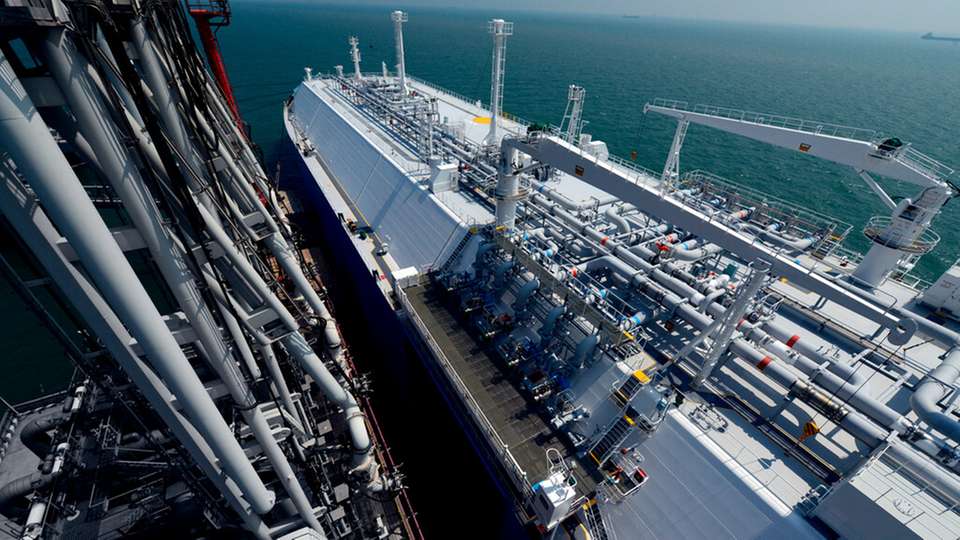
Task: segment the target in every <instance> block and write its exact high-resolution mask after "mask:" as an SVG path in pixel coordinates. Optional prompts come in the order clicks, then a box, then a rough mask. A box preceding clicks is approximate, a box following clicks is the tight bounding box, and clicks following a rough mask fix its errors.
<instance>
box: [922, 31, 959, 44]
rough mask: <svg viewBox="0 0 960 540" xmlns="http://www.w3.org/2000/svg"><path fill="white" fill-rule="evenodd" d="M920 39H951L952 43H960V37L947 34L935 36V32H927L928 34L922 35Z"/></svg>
mask: <svg viewBox="0 0 960 540" xmlns="http://www.w3.org/2000/svg"><path fill="white" fill-rule="evenodd" d="M920 39H927V40H931V41H949V42H951V43H960V37H947V36H935V35H933V32H927V33H926V34H924V35H922V36H920Z"/></svg>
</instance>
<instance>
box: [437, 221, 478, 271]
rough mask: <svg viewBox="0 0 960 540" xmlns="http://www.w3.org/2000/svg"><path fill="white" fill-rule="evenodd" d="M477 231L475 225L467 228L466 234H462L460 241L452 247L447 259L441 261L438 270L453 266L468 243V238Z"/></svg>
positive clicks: (445, 269)
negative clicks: (441, 263)
mask: <svg viewBox="0 0 960 540" xmlns="http://www.w3.org/2000/svg"><path fill="white" fill-rule="evenodd" d="M476 233H477V228H476V227H470V228H469V229H467V234H465V235H463V238H461V239H460V243H458V244H457V246H456V247H455V248H453V252H452V253H450V256H449V257H447V260H446V261H445V262H444V263H443V266H441V267H440V270H441V271H443V272H445V271H447V270H449V269H450V267H451V266H453V264H454V263H456V262H457V261H458V260H460V255H461V254H462V253H463V250H464V249H466V247H467V244H469V243H470V239H471V238H473V235H474V234H476Z"/></svg>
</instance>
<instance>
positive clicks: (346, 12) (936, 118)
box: [220, 2, 960, 279]
mask: <svg viewBox="0 0 960 540" xmlns="http://www.w3.org/2000/svg"><path fill="white" fill-rule="evenodd" d="M233 8H234V12H233V13H234V17H233V23H232V25H231V26H230V27H228V28H225V29H223V30H222V31H221V33H220V40H221V43H222V46H223V49H224V55H225V57H226V61H227V64H228V68H229V70H230V74H231V77H232V79H233V83H234V87H235V89H236V94H237V96H238V99H239V100H240V106H241V109H242V111H243V114H244V117H245V118H246V119H247V121H248V122H250V124H251V127H252V128H253V134H254V138H255V140H256V141H257V142H259V143H260V145H261V146H262V147H263V148H264V150H265V153H266V155H267V160H268V161H269V160H271V159H272V156H273V151H272V149H273V147H274V145H275V142H276V141H277V140H278V138H279V136H280V130H281V119H280V113H279V105H278V101H279V100H280V99H281V98H282V97H283V96H284V95H286V93H287V92H288V91H289V89H290V88H292V87H293V86H294V85H296V84H297V83H298V82H299V79H300V78H301V77H302V75H303V68H304V67H305V66H311V67H312V68H313V69H314V71H315V72H332V71H333V66H334V65H335V64H343V65H346V66H347V70H348V71H349V70H350V67H349V66H350V59H349V55H348V50H349V47H348V45H347V38H348V36H350V35H356V36H357V37H359V38H360V45H361V51H362V56H363V63H362V67H363V69H364V70H365V71H379V70H380V66H381V62H382V61H386V62H387V65H389V66H392V65H393V64H394V62H395V60H394V50H393V31H392V26H391V24H392V23H391V22H390V17H389V11H390V9H393V8H392V7H387V6H384V7H370V6H364V7H348V6H330V5H320V4H282V3H269V4H259V3H252V2H250V3H248V2H234V3H233ZM409 15H410V21H409V23H407V25H406V26H405V34H404V40H405V47H406V62H407V70H408V72H410V73H412V74H414V75H416V76H419V77H421V78H424V79H427V80H429V81H432V82H435V83H437V84H440V85H441V86H444V87H446V88H448V89H450V90H453V91H456V92H459V93H461V94H464V95H466V96H468V97H470V98H475V99H481V100H483V101H484V102H486V101H488V100H489V93H490V84H489V80H490V61H491V59H490V56H491V55H490V48H491V44H490V41H491V40H490V36H489V35H488V34H487V33H486V21H487V20H489V19H490V18H491V17H494V16H502V17H505V18H507V19H508V20H512V21H514V22H515V24H516V26H515V35H513V36H512V37H510V38H509V39H508V43H507V63H506V82H505V84H504V108H505V110H506V111H508V112H510V113H512V114H515V115H517V116H521V117H523V118H526V119H528V120H531V121H535V122H538V123H546V122H551V123H555V124H559V122H560V120H561V117H562V116H563V110H564V106H565V104H566V92H567V86H568V85H569V84H571V83H575V84H579V85H581V86H583V87H585V88H586V91H587V101H586V107H585V112H584V116H585V118H586V120H587V121H588V122H589V124H588V125H587V127H586V128H585V130H586V131H588V132H591V133H592V134H593V135H594V138H597V139H602V140H604V141H606V142H607V144H608V146H609V148H610V150H611V151H612V152H614V153H617V154H619V155H621V156H623V157H628V156H630V154H631V152H634V151H635V152H637V161H638V162H639V163H640V164H641V165H644V166H646V167H649V168H651V169H654V170H660V169H662V167H663V161H664V159H665V158H666V153H667V150H668V149H669V147H670V142H671V139H672V136H673V130H674V127H675V125H676V124H675V123H674V122H673V121H671V120H669V119H666V118H663V117H657V116H654V115H650V116H647V117H645V116H644V115H643V110H642V108H643V104H644V103H646V102H648V101H652V100H653V99H654V98H657V97H666V98H673V99H681V100H685V101H688V102H689V103H691V104H696V103H707V104H712V105H722V106H727V107H733V108H737V109H747V110H752V111H759V112H764V113H774V114H781V115H786V116H794V117H799V118H804V119H811V120H817V121H820V122H828V123H833V124H843V125H851V126H856V127H863V128H869V129H875V130H878V131H879V132H881V133H883V134H885V135H890V136H897V137H900V138H901V139H903V140H904V141H907V142H911V143H913V144H914V146H915V147H916V148H917V149H919V150H921V151H922V152H925V153H928V154H930V155H931V156H932V157H934V158H937V159H939V160H941V161H943V162H945V163H947V164H948V165H949V164H951V163H952V164H956V165H958V166H960V145H958V139H957V136H956V132H955V126H957V125H958V120H960V113H958V104H960V69H958V68H960V47H956V46H953V45H951V44H949V43H942V42H932V41H922V40H920V39H919V36H918V35H915V34H909V33H895V32H882V31H861V30H838V29H820V28H809V27H795V26H793V27H792V26H776V27H775V26H759V25H747V24H731V23H716V22H706V21H704V22H691V21H680V20H669V19H632V18H631V19H627V18H622V17H615V16H593V15H583V14H578V15H570V14H549V13H527V12H516V13H500V12H493V11H486V10H482V9H476V10H460V9H456V10H455V9H445V10H439V9H435V8H433V9H426V8H416V9H414V8H411V9H410V10H409ZM681 166H682V168H683V169H684V170H692V169H706V170H709V171H711V172H713V173H715V174H718V175H720V176H723V177H726V178H728V179H731V180H735V181H737V182H741V183H743V184H745V185H748V186H751V187H755V188H760V189H762V190H764V191H766V192H768V193H770V194H773V195H777V196H780V197H782V198H786V199H789V200H791V201H793V202H795V203H797V204H800V205H803V206H806V207H808V208H811V209H814V210H817V211H820V212H822V213H825V214H828V215H831V216H835V217H837V218H840V219H842V220H844V221H846V222H848V223H850V224H851V225H853V227H854V229H853V231H852V232H851V234H850V237H849V241H848V245H849V246H850V247H852V248H855V249H858V250H860V251H865V250H866V248H867V247H868V242H867V240H866V239H865V238H864V237H863V236H862V235H861V234H860V228H861V227H862V226H863V224H864V223H865V222H866V220H867V219H869V218H870V217H871V216H873V215H887V214H888V212H887V211H886V210H885V208H884V207H883V206H882V205H881V204H880V202H879V199H878V198H877V197H876V196H875V195H874V194H873V193H872V192H871V191H869V190H868V189H867V188H866V186H865V185H864V184H863V182H862V181H861V180H860V179H859V177H857V175H856V174H855V172H854V171H853V170H852V169H849V168H844V167H840V166H836V165H833V164H830V163H825V162H822V161H819V160H817V159H815V158H811V157H807V156H803V155H799V154H797V153H795V152H791V151H787V150H782V149H778V148H773V147H769V146H766V145H763V144H760V143H755V142H752V141H747V140H745V139H741V138H737V137H735V136H732V135H725V134H723V133H719V132H716V131H711V130H709V129H707V128H703V127H700V126H692V127H691V128H690V130H689V133H688V136H687V139H686V143H685V146H684V150H683V155H682V159H681ZM884 186H885V187H886V188H887V189H888V190H889V191H890V192H891V194H895V195H900V196H912V195H915V194H916V193H917V192H918V191H919V188H916V187H913V186H909V185H904V186H900V185H897V184H896V183H893V182H884ZM956 206H958V205H957V203H952V204H948V205H947V207H946V208H945V210H944V213H943V215H941V216H940V217H939V218H938V219H937V220H936V222H935V225H934V229H935V230H936V231H937V232H939V233H940V234H941V235H942V237H943V241H942V243H941V247H940V248H939V249H938V250H937V251H936V252H935V253H933V254H931V255H929V256H927V257H925V258H924V259H923V260H921V262H920V264H919V265H918V266H917V273H918V274H919V275H920V276H922V277H924V278H927V279H935V278H936V276H938V275H939V274H940V272H942V271H943V270H944V269H945V268H946V267H947V266H949V265H950V264H951V263H952V262H953V261H954V260H955V259H956V258H957V257H958V255H960V209H958V208H957V207H956Z"/></svg>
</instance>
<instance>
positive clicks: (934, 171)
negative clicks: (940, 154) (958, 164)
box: [897, 146, 954, 180]
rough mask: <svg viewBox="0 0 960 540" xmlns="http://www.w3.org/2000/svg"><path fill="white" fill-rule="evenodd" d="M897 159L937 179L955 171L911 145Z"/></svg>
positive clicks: (950, 174)
mask: <svg viewBox="0 0 960 540" xmlns="http://www.w3.org/2000/svg"><path fill="white" fill-rule="evenodd" d="M897 161H899V162H900V163H902V164H904V165H906V166H907V167H910V168H911V169H913V170H915V171H917V172H918V173H920V174H922V175H924V176H927V177H928V178H932V179H936V180H940V179H943V178H947V177H949V176H952V175H953V173H954V171H953V169H951V168H950V167H948V166H946V165H944V164H943V163H940V162H939V161H937V160H935V159H933V158H932V157H930V156H928V155H926V154H924V153H922V152H919V151H917V150H914V149H913V148H911V147H909V146H908V147H906V148H905V149H904V150H903V151H902V152H901V153H900V155H899V156H897Z"/></svg>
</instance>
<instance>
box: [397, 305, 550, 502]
mask: <svg viewBox="0 0 960 540" xmlns="http://www.w3.org/2000/svg"><path fill="white" fill-rule="evenodd" d="M395 290H396V294H397V298H399V300H400V305H401V306H403V310H404V311H405V312H406V313H407V316H408V317H409V319H410V321H412V322H413V325H414V326H415V327H416V328H417V331H418V332H419V333H420V336H421V337H423V340H424V342H426V344H427V347H428V348H429V349H430V352H431V353H432V354H433V356H434V359H435V360H436V361H437V363H438V364H439V365H440V367H441V368H443V371H444V373H445V374H446V376H447V380H449V381H450V382H451V384H452V385H453V388H454V390H456V391H457V393H458V394H459V395H460V398H461V400H462V402H463V404H464V405H465V406H466V407H467V410H468V411H470V414H471V415H472V416H473V418H474V420H475V421H476V423H477V426H478V427H479V428H480V430H481V431H482V432H483V434H484V436H485V437H486V438H487V440H488V441H489V442H490V443H491V446H492V447H493V450H494V452H495V453H496V454H497V457H498V458H499V459H500V462H501V463H502V464H503V465H504V467H505V468H506V469H507V472H508V473H509V475H510V477H511V480H513V482H514V485H515V486H516V487H517V488H518V489H519V490H520V492H521V493H522V494H523V495H524V497H526V496H528V495H530V493H531V487H530V482H529V481H528V480H527V473H526V472H524V470H523V468H522V467H521V466H520V463H518V462H517V460H516V458H514V457H513V454H511V453H510V447H509V446H508V445H507V443H505V442H504V441H503V439H502V438H501V437H500V434H498V433H497V430H496V429H494V427H493V424H492V423H491V422H490V419H488V418H487V415H486V414H484V412H483V409H481V408H480V405H479V404H478V403H477V401H476V400H475V399H474V398H473V395H471V394H470V390H469V389H468V388H467V385H466V384H464V382H463V379H461V378H460V375H459V374H458V373H457V370H456V369H455V368H454V367H453V365H452V364H451V363H450V361H449V360H448V359H447V355H446V354H444V353H443V349H441V348H440V345H439V344H438V343H437V342H436V340H434V339H433V336H432V335H431V334H430V331H429V330H428V329H427V325H426V323H424V322H423V319H421V318H420V315H419V314H418V313H417V312H416V310H414V309H413V306H412V305H411V304H410V300H409V298H407V293H406V291H404V290H403V289H402V288H400V287H396V288H395Z"/></svg>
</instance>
